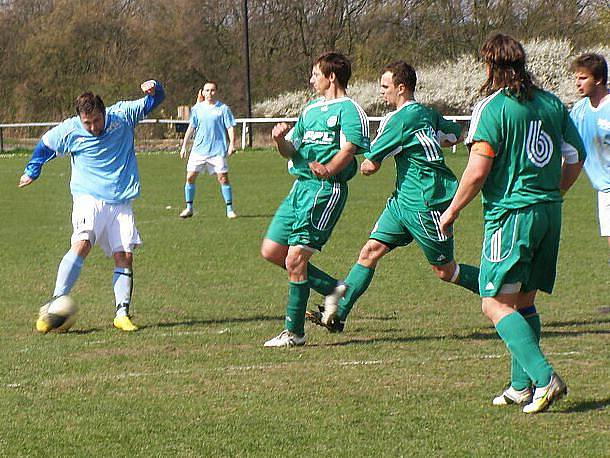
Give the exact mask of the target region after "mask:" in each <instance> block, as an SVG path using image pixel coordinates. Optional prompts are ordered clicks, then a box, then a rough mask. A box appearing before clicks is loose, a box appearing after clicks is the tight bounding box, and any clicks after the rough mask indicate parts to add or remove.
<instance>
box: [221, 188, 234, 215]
mask: <svg viewBox="0 0 610 458" xmlns="http://www.w3.org/2000/svg"><path fill="white" fill-rule="evenodd" d="M220 192H221V194H222V198H223V199H224V201H225V204H227V211H232V210H233V189H232V188H231V185H230V184H221V185H220Z"/></svg>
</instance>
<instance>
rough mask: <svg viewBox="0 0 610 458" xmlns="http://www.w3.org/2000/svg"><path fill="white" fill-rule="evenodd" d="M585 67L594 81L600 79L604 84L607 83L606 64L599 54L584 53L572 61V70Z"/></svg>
mask: <svg viewBox="0 0 610 458" xmlns="http://www.w3.org/2000/svg"><path fill="white" fill-rule="evenodd" d="M579 68H584V69H586V70H587V71H588V72H589V73H591V75H593V78H595V80H596V81H601V82H602V84H603V85H604V86H605V85H606V84H608V64H607V63H606V59H604V56H602V55H601V54H594V53H586V54H582V55H580V56H578V57H577V58H576V59H574V62H572V70H573V71H578V69H579Z"/></svg>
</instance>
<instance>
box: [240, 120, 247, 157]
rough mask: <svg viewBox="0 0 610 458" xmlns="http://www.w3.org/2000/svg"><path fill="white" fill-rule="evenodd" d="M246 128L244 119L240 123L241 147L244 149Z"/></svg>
mask: <svg viewBox="0 0 610 458" xmlns="http://www.w3.org/2000/svg"><path fill="white" fill-rule="evenodd" d="M247 128H248V124H247V123H246V121H244V122H242V123H241V149H242V150H244V149H246V129H247Z"/></svg>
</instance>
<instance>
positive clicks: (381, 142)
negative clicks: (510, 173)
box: [307, 61, 479, 332]
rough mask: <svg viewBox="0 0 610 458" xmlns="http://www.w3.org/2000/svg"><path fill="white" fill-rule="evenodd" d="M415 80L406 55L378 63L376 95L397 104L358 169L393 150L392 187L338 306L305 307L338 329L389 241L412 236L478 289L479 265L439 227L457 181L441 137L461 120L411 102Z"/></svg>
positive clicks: (373, 165) (455, 131)
mask: <svg viewBox="0 0 610 458" xmlns="http://www.w3.org/2000/svg"><path fill="white" fill-rule="evenodd" d="M416 83H417V75H416V73H415V70H414V69H413V67H411V66H410V65H409V64H407V63H406V62H404V61H398V62H394V63H392V64H390V65H388V66H386V67H385V68H384V69H383V73H382V75H381V81H380V85H381V95H382V96H383V98H384V100H385V101H386V103H387V104H388V105H390V106H392V107H394V108H396V110H395V111H392V112H391V113H389V114H388V115H386V116H385V117H384V118H383V119H382V121H381V124H380V125H379V130H378V133H377V137H376V138H375V140H374V141H373V142H372V143H371V150H370V152H367V153H365V154H364V156H365V158H366V159H365V160H364V161H363V162H362V164H361V166H360V171H361V173H362V174H364V175H367V176H368V175H372V174H374V173H376V172H377V171H378V170H379V169H380V168H381V164H382V162H383V161H384V160H385V159H388V158H392V157H393V158H394V161H395V163H396V189H395V191H394V193H393V194H392V196H391V197H390V198H389V199H388V202H387V204H386V208H385V210H384V211H383V213H382V214H381V216H380V217H379V219H378V220H377V222H376V223H375V226H374V227H373V230H372V232H371V234H370V236H369V240H368V241H367V242H366V244H365V245H364V247H363V248H362V250H361V251H360V256H359V257H358V261H357V262H356V264H354V266H353V267H352V269H351V270H350V272H349V274H348V276H347V278H346V279H345V284H346V285H347V292H346V293H345V296H344V297H343V298H342V299H341V300H340V302H339V306H338V308H337V307H334V308H332V307H328V306H324V308H323V310H321V311H320V312H311V311H310V312H307V317H308V318H309V319H310V320H311V321H313V322H314V323H316V324H319V325H321V326H325V327H327V328H328V329H329V330H330V331H331V332H341V331H343V328H344V326H345V320H346V319H347V316H348V314H349V313H350V311H351V309H352V307H353V306H354V304H355V302H356V300H357V299H358V298H359V297H360V296H361V295H362V294H364V292H365V291H366V289H367V288H368V286H369V284H370V283H371V281H372V279H373V275H374V274H375V267H376V266H377V263H378V262H379V260H380V259H381V258H382V257H383V256H385V255H386V254H387V253H389V252H390V251H391V250H393V249H394V248H396V247H399V246H406V245H409V244H410V243H411V242H413V241H415V242H416V243H417V244H418V245H419V247H420V248H421V249H422V251H423V252H424V255H425V256H426V259H427V260H428V263H429V264H430V266H431V267H432V270H433V271H434V273H435V274H436V275H437V276H438V278H440V279H441V280H444V281H447V282H451V283H455V284H457V285H460V286H463V287H464V288H467V289H469V290H470V291H472V292H475V293H478V275H479V270H478V268H476V267H473V266H470V265H466V264H457V262H456V261H455V259H454V255H453V236H450V235H449V236H447V235H444V234H443V233H441V232H440V230H439V218H440V215H441V213H442V212H443V211H444V210H445V209H446V208H447V206H448V205H449V202H450V201H451V198H452V197H453V195H454V193H455V190H456V189H457V178H456V177H455V175H454V174H453V172H452V171H451V170H450V169H449V167H447V165H446V164H445V159H444V157H443V153H442V150H441V144H440V143H439V141H440V142H442V143H443V144H444V146H451V145H454V144H456V143H457V142H458V141H459V140H460V136H461V132H462V128H461V127H460V125H459V124H456V123H454V122H451V121H447V120H445V119H444V118H443V117H442V115H440V114H439V113H438V112H437V111H435V110H434V109H432V108H429V107H426V106H425V105H422V104H420V103H418V102H416V101H415V86H416Z"/></svg>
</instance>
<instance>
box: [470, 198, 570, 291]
mask: <svg viewBox="0 0 610 458" xmlns="http://www.w3.org/2000/svg"><path fill="white" fill-rule="evenodd" d="M560 232H561V202H548V203H547V202H545V203H540V204H535V205H530V206H529V207H525V208H520V209H518V210H508V211H506V213H504V214H503V215H502V216H501V217H500V218H498V219H495V220H493V221H486V222H485V239H484V240H483V250H482V253H481V273H480V275H479V288H480V291H481V296H483V297H494V296H497V295H498V294H499V293H500V292H501V291H500V290H501V289H502V286H503V285H508V284H515V283H521V288H520V291H522V292H529V291H533V290H538V289H539V290H542V291H545V292H547V293H551V292H552V291H553V285H554V284H555V275H556V271H557V255H558V253H559V235H560Z"/></svg>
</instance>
